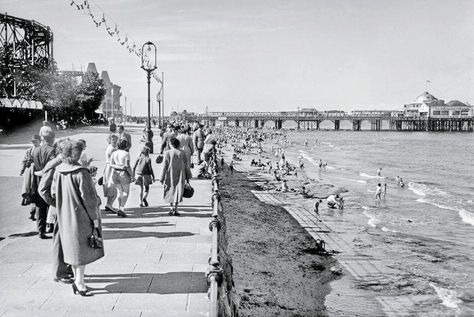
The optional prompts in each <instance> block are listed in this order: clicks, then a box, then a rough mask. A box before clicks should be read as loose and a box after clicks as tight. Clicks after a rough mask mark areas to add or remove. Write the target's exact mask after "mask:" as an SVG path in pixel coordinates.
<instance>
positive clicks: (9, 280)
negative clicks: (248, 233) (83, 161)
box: [0, 133, 212, 317]
mask: <svg viewBox="0 0 474 317" xmlns="http://www.w3.org/2000/svg"><path fill="white" fill-rule="evenodd" d="M138 134H139V133H136V135H135V134H134V135H132V137H133V144H134V146H133V148H132V152H131V157H132V161H133V160H134V159H135V158H136V157H137V154H138V151H139V146H138V139H139V135H138ZM75 137H77V138H83V139H85V140H86V141H87V145H88V147H87V153H88V156H89V157H94V158H97V159H98V161H95V162H94V163H93V164H94V165H96V166H98V167H99V171H101V170H102V169H103V164H104V162H103V159H104V152H105V137H106V133H83V134H80V135H77V136H75ZM156 148H157V147H156ZM5 151H7V152H5ZM24 151H25V150H24V149H22V148H18V146H17V147H14V148H13V149H5V147H3V148H0V160H1V164H0V165H1V166H2V167H1V168H0V182H2V183H5V182H8V181H9V180H11V179H12V177H14V174H15V173H16V170H17V166H18V162H19V161H18V158H19V157H20V158H21V157H22V155H23V153H24ZM153 159H154V157H153ZM6 166H9V167H10V168H6ZM12 166H14V171H15V172H12V171H11V170H12ZM154 167H157V165H156V164H154ZM155 173H156V175H158V174H159V169H158V168H155ZM99 174H101V173H99ZM7 176H9V177H7ZM191 184H192V185H193V187H194V188H195V193H194V197H193V198H191V199H185V201H184V204H183V207H181V208H180V211H181V216H180V217H171V216H168V206H167V204H166V203H165V202H164V201H163V200H162V199H161V197H162V195H163V189H162V186H161V185H160V183H159V182H157V183H155V184H153V185H152V186H151V190H150V192H151V195H150V196H149V199H148V202H149V204H150V207H148V208H140V207H139V191H138V190H139V189H138V186H135V185H132V190H131V194H130V199H129V201H128V203H127V207H128V208H126V213H128V214H129V217H127V218H118V217H116V216H115V215H110V214H107V215H105V214H103V229H104V239H105V242H104V244H105V254H106V256H105V257H104V258H102V259H100V260H99V261H97V262H95V263H93V264H90V265H88V266H87V267H86V284H87V285H88V286H89V287H91V288H92V289H93V291H92V294H93V296H91V297H81V296H74V295H73V293H72V289H71V286H70V285H65V284H61V283H55V282H54V281H53V280H52V273H51V264H50V263H51V240H40V239H38V237H37V236H36V232H35V225H34V223H33V222H29V220H27V219H26V218H27V214H28V208H26V207H16V208H15V209H16V210H12V211H11V212H16V213H18V212H19V213H21V214H22V217H23V215H24V217H23V218H24V219H25V220H24V222H25V225H24V228H25V229H26V230H23V232H15V234H10V235H9V236H8V237H6V238H5V239H4V240H2V241H0V316H1V317H7V316H8V317H9V316H36V317H41V316H48V317H51V316H127V317H129V316H137V317H139V316H141V317H146V316H207V315H208V311H209V301H208V297H207V290H208V287H207V281H206V277H205V271H206V269H207V267H208V264H207V261H208V257H209V255H210V247H211V233H210V231H209V221H210V217H211V213H212V210H211V204H210V203H211V199H210V197H211V185H210V181H207V180H191ZM6 194H7V196H8V197H9V198H8V199H9V200H12V199H14V200H17V201H19V198H18V195H19V194H18V193H16V192H8V193H2V195H3V196H5V195H6ZM99 194H100V195H102V193H100V191H99ZM5 200H6V198H3V201H5ZM102 201H104V200H102Z"/></svg>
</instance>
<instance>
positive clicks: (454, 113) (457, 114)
mask: <svg viewBox="0 0 474 317" xmlns="http://www.w3.org/2000/svg"><path fill="white" fill-rule="evenodd" d="M460 114H461V111H453V116H459V115H460Z"/></svg>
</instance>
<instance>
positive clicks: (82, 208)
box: [51, 141, 104, 296]
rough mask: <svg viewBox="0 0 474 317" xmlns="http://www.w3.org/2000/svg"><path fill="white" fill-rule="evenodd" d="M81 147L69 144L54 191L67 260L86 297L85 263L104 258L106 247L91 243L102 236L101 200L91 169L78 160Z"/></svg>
mask: <svg viewBox="0 0 474 317" xmlns="http://www.w3.org/2000/svg"><path fill="white" fill-rule="evenodd" d="M82 150H83V145H82V143H81V142H79V141H69V142H67V143H66V145H65V147H64V149H63V156H64V162H63V163H62V164H61V165H59V166H58V167H56V172H55V174H54V179H53V184H52V189H51V192H52V193H53V194H54V195H55V197H56V208H57V216H58V227H59V233H60V236H61V242H62V246H63V251H64V262H65V263H68V264H70V265H71V266H72V268H73V271H74V279H75V282H74V284H73V285H72V286H73V291H74V294H76V293H79V294H80V295H82V296H85V295H87V287H86V285H85V283H84V270H85V266H86V264H89V263H92V262H94V261H96V260H98V259H100V258H101V257H103V256H104V249H103V248H100V249H95V248H92V247H90V246H89V237H90V236H91V234H92V233H95V234H96V235H98V236H100V237H102V228H101V221H100V220H101V219H100V212H99V205H100V200H99V198H98V196H97V192H96V190H95V186H94V182H93V181H92V177H91V175H90V172H89V169H87V168H86V167H84V166H81V165H80V164H79V163H78V161H79V158H80V157H81V153H82Z"/></svg>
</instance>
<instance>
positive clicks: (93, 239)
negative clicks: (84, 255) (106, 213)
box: [88, 228, 104, 249]
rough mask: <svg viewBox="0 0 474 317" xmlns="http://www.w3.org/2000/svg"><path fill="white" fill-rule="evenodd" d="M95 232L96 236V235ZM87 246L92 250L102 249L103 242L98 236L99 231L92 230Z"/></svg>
mask: <svg viewBox="0 0 474 317" xmlns="http://www.w3.org/2000/svg"><path fill="white" fill-rule="evenodd" d="M96 232H97V234H96ZM88 241H89V246H90V247H91V248H92V249H102V248H103V247H104V240H103V239H102V237H101V236H100V232H99V230H96V229H95V228H93V229H92V234H91V235H90V236H89V240H88Z"/></svg>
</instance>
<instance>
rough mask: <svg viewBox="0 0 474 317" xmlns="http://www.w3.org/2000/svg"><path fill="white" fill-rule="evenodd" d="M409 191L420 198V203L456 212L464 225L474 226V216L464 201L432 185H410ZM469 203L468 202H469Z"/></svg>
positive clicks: (418, 200) (412, 183)
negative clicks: (464, 204)
mask: <svg viewBox="0 0 474 317" xmlns="http://www.w3.org/2000/svg"><path fill="white" fill-rule="evenodd" d="M408 189H409V190H411V191H412V192H413V193H415V194H416V195H418V196H421V197H420V198H418V199H417V200H416V201H417V202H419V203H424V204H430V205H432V206H436V207H438V208H440V209H445V210H452V211H456V212H457V213H458V214H459V217H461V220H462V221H463V222H464V223H467V224H470V225H472V226H474V214H473V213H472V212H470V211H468V210H467V209H466V208H465V207H464V206H463V201H462V200H461V199H458V198H456V197H455V196H454V195H452V194H450V193H448V192H446V191H444V190H442V189H441V188H439V187H436V186H435V185H433V184H430V183H415V182H410V183H408ZM467 203H468V202H467Z"/></svg>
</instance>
